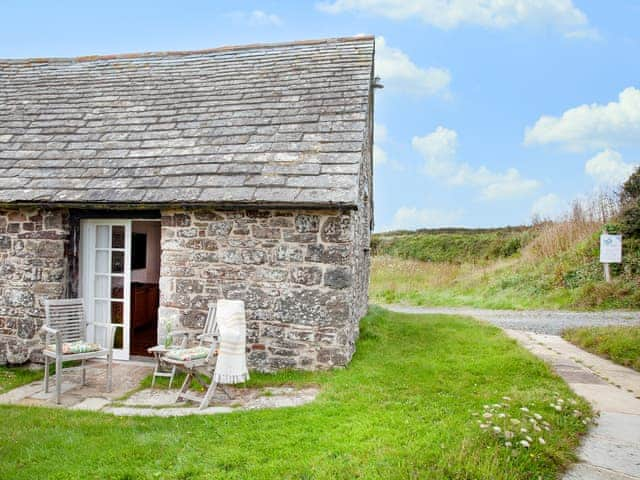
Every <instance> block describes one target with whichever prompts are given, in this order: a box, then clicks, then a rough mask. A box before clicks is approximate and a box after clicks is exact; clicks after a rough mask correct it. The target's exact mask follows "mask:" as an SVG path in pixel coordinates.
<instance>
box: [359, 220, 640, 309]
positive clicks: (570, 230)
mask: <svg viewBox="0 0 640 480" xmlns="http://www.w3.org/2000/svg"><path fill="white" fill-rule="evenodd" d="M599 229H600V227H599V226H598V225H586V226H578V227H575V226H571V225H568V226H567V225H565V224H557V225H550V226H546V227H544V226H543V227H541V228H538V229H536V228H529V229H503V230H500V229H498V230H494V231H486V230H478V231H476V230H458V231H452V232H450V231H423V232H417V233H407V232H404V233H395V234H386V235H379V236H378V235H377V236H375V240H374V246H375V249H374V254H375V255H374V257H373V262H372V272H371V283H370V289H369V290H370V294H371V298H372V301H374V302H376V303H382V304H385V303H387V304H388V303H408V304H413V305H423V306H472V307H479V308H498V309H530V308H548V309H578V310H594V309H595V310H597V309H638V308H640V288H639V286H640V242H638V240H633V239H625V242H624V263H623V265H622V266H620V265H613V266H612V271H613V281H612V282H611V283H606V282H605V281H604V278H603V272H602V265H601V264H600V263H599V259H598V239H599Z"/></svg>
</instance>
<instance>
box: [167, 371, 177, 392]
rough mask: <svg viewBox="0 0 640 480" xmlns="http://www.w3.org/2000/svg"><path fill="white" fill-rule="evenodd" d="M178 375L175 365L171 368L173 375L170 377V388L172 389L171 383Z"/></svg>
mask: <svg viewBox="0 0 640 480" xmlns="http://www.w3.org/2000/svg"><path fill="white" fill-rule="evenodd" d="M175 376H176V366H175V365H174V366H173V367H172V368H171V376H170V377H169V390H171V385H172V384H173V377H175Z"/></svg>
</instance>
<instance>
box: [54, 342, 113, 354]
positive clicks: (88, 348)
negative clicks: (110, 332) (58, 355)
mask: <svg viewBox="0 0 640 480" xmlns="http://www.w3.org/2000/svg"><path fill="white" fill-rule="evenodd" d="M47 350H51V351H52V352H55V351H56V344H55V343H53V344H51V345H47ZM98 350H102V346H101V345H99V344H97V343H89V342H82V341H78V342H65V343H63V344H62V353H63V354H64V355H69V354H73V353H89V352H97V351H98Z"/></svg>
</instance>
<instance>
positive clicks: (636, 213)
mask: <svg viewBox="0 0 640 480" xmlns="http://www.w3.org/2000/svg"><path fill="white" fill-rule="evenodd" d="M620 202H621V203H622V205H623V206H624V207H623V210H622V213H621V214H620V223H621V224H622V233H623V234H625V235H627V236H629V237H631V238H640V167H638V168H637V169H636V171H635V172H633V173H632V174H631V176H630V177H629V179H628V180H627V181H626V182H625V183H624V185H623V186H622V191H621V192H620Z"/></svg>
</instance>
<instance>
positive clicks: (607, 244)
mask: <svg viewBox="0 0 640 480" xmlns="http://www.w3.org/2000/svg"><path fill="white" fill-rule="evenodd" d="M600 263H622V235H609V234H606V233H603V234H602V235H600Z"/></svg>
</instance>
